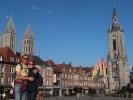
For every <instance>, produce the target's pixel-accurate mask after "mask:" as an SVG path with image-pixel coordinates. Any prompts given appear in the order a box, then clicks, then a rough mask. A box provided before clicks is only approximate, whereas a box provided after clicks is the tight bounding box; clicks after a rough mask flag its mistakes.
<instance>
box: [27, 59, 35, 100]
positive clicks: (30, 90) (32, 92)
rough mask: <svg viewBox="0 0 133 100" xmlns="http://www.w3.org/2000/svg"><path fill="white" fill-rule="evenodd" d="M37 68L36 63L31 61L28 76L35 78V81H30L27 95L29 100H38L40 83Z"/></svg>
mask: <svg viewBox="0 0 133 100" xmlns="http://www.w3.org/2000/svg"><path fill="white" fill-rule="evenodd" d="M34 66H35V63H34V62H32V61H30V62H29V64H28V70H29V73H28V76H29V77H34V81H28V88H27V94H28V100H36V96H37V91H38V83H37V82H36V80H37V75H38V73H37V71H38V69H37V68H36V67H34Z"/></svg>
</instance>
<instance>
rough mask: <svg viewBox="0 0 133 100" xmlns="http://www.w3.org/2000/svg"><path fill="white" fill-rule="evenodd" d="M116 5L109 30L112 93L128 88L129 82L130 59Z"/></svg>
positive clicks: (109, 63) (110, 88)
mask: <svg viewBox="0 0 133 100" xmlns="http://www.w3.org/2000/svg"><path fill="white" fill-rule="evenodd" d="M115 1H116V0H115ZM115 5H116V4H115V3H114V7H113V13H112V23H111V26H110V27H109V30H108V39H109V52H108V56H107V62H108V64H107V65H108V82H109V83H108V87H109V91H110V92H111V91H112V90H114V89H116V87H118V88H119V89H121V87H122V86H126V85H127V83H128V82H129V77H128V76H129V75H128V59H127V55H126V52H125V46H124V31H123V30H122V28H121V25H120V21H119V18H118V15H117V12H116V6H115Z"/></svg>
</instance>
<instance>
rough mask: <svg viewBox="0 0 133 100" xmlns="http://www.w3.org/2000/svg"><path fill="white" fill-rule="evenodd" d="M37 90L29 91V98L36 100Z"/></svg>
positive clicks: (29, 99)
mask: <svg viewBox="0 0 133 100" xmlns="http://www.w3.org/2000/svg"><path fill="white" fill-rule="evenodd" d="M36 96H37V91H35V90H33V91H28V100H36Z"/></svg>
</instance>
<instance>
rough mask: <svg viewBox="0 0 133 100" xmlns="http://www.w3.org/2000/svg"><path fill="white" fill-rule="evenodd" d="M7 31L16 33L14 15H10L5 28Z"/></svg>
mask: <svg viewBox="0 0 133 100" xmlns="http://www.w3.org/2000/svg"><path fill="white" fill-rule="evenodd" d="M5 33H16V29H15V25H14V22H13V19H12V16H8V22H7V26H6V29H5Z"/></svg>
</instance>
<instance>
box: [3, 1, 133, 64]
mask: <svg viewBox="0 0 133 100" xmlns="http://www.w3.org/2000/svg"><path fill="white" fill-rule="evenodd" d="M112 7H113V0H1V2H0V32H3V31H4V29H5V26H6V23H7V16H13V19H14V23H15V26H16V31H17V51H20V45H21V41H22V37H23V33H24V31H25V28H26V26H27V24H28V23H30V24H31V26H32V30H33V32H34V36H35V40H36V44H35V54H36V55H38V56H40V57H41V58H42V59H43V60H47V59H52V60H53V61H54V62H55V63H62V62H66V63H69V62H71V63H72V64H73V65H74V66H79V65H82V66H91V65H95V64H96V62H97V61H98V59H99V58H105V59H106V56H107V53H108V33H107V29H108V28H109V25H110V24H111V17H112ZM132 9H133V0H117V13H118V16H119V19H120V23H121V25H122V27H123V29H124V32H125V33H124V35H125V48H126V53H127V55H128V59H129V66H131V65H133V61H132V60H133V53H132V51H133V45H132V43H133V39H132V38H133V12H132Z"/></svg>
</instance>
